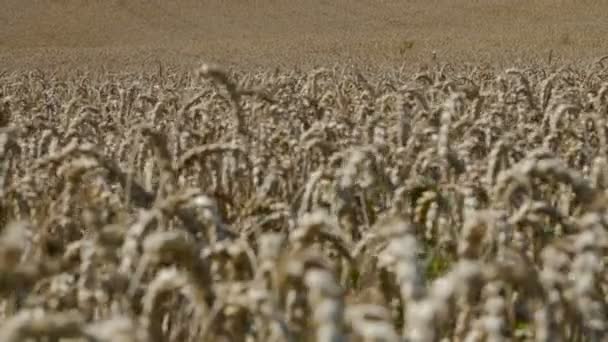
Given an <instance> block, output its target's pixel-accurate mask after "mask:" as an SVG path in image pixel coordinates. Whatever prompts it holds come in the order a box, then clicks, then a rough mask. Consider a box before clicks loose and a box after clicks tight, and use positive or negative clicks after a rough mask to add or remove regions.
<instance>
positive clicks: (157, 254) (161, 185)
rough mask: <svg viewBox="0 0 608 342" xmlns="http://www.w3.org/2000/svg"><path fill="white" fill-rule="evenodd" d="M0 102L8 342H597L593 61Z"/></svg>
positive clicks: (606, 86)
mask: <svg viewBox="0 0 608 342" xmlns="http://www.w3.org/2000/svg"><path fill="white" fill-rule="evenodd" d="M161 71H162V70H161ZM0 86H1V87H0V228H1V231H0V294H1V297H0V299H1V300H0V304H1V305H0V316H1V317H2V322H1V325H0V341H3V342H13V341H107V342H110V341H112V342H121V341H124V342H126V341H152V342H156V341H312V340H315V341H347V340H348V341H412V342H413V341H420V342H427V341H441V340H445V341H506V340H514V339H517V340H535V341H582V340H586V341H605V340H606V339H608V307H607V304H608V298H607V295H608V292H607V291H608V272H607V271H608V270H607V269H606V264H605V259H606V256H607V255H608V253H607V252H608V231H607V228H608V216H607V214H608V200H607V198H608V197H607V192H606V190H607V187H608V165H607V163H608V162H607V158H608V150H607V149H608V143H607V137H608V136H607V133H608V131H607V123H606V116H607V115H608V111H607V108H608V99H607V98H606V97H607V95H608V68H607V67H605V66H604V65H603V61H601V60H600V61H598V63H596V64H594V65H590V66H585V67H580V68H579V67H564V68H555V67H550V66H544V67H542V66H533V67H532V66H531V68H530V69H529V70H514V69H511V70H493V69H490V68H484V67H481V66H479V67H476V68H471V69H468V70H459V71H456V70H455V69H454V68H452V67H450V65H434V66H432V67H430V68H428V69H425V70H421V72H420V73H418V74H409V73H405V72H403V71H399V70H395V71H392V72H384V73H378V74H375V75H365V76H364V75H362V74H361V73H359V72H357V71H356V70H352V69H349V68H344V69H341V68H335V69H317V70H315V71H314V72H306V73H304V72H296V71H293V72H278V71H277V72H259V73H254V72H250V73H237V72H230V71H225V70H222V69H221V68H218V67H216V66H213V65H203V66H202V67H201V68H200V69H198V70H196V71H195V72H183V73H177V72H176V73H167V72H164V73H163V72H159V73H158V74H156V75H145V74H125V75H120V74H109V73H105V74H104V73H91V74H86V73H81V74H76V73H75V74H73V75H64V76H62V75H57V74H50V73H43V72H41V71H32V72H28V73H18V74H17V73H16V74H4V75H2V76H1V79H0Z"/></svg>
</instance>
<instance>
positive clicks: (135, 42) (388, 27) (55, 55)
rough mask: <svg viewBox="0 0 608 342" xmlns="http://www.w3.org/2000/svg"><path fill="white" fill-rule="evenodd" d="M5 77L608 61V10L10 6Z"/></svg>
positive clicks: (402, 2)
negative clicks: (51, 71)
mask: <svg viewBox="0 0 608 342" xmlns="http://www.w3.org/2000/svg"><path fill="white" fill-rule="evenodd" d="M0 2H1V6H0V8H1V9H0V70H2V69H5V70H6V69H13V68H19V69H21V68H23V69H27V68H30V67H49V66H54V67H69V68H71V67H74V66H101V65H104V66H105V67H108V68H125V67H140V66H142V65H148V66H150V65H153V64H154V63H153V61H154V60H155V59H159V60H161V61H162V62H163V63H167V64H174V65H190V64H193V63H199V62H200V61H201V60H207V61H209V60H211V61H219V62H222V63H223V64H233V65H241V66H247V67H251V66H253V65H257V66H273V65H284V66H291V65H301V66H307V65H314V64H331V63H334V62H354V63H361V64H366V65H386V64H390V65H394V64H402V63H407V64H411V63H416V62H420V61H424V60H425V59H427V58H428V57H429V56H430V54H431V51H433V50H436V51H437V55H438V57H439V58H443V59H445V60H449V61H489V62H504V63H513V62H517V61H518V60H522V61H529V60H530V59H546V58H548V56H549V51H551V50H553V51H554V54H553V55H554V56H555V57H556V58H561V59H566V60H573V59H592V58H597V57H599V56H601V55H606V54H608V39H606V37H608V20H606V13H608V1H603V0H577V1H564V0H551V1H550V0H527V1H523V0H510V1H507V0H500V1H499V0H449V1H448V0H375V1H371V0H331V1H330V0H305V1H301V0H300V1H292V0H222V1H219V0H197V1H195V0H173V1H162V0H103V1H101V0H2V1H0Z"/></svg>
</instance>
